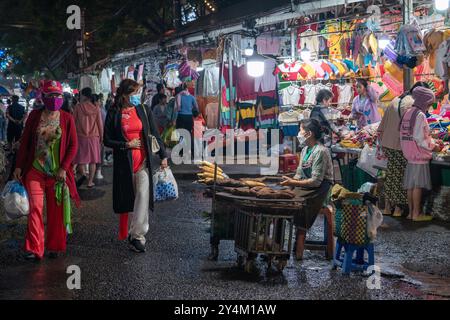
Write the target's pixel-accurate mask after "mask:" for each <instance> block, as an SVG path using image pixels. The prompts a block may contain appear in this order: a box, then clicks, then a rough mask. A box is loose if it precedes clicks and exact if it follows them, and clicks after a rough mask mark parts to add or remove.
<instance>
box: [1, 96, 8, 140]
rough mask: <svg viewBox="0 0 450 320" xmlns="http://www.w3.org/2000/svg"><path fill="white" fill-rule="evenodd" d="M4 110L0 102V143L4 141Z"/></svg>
mask: <svg viewBox="0 0 450 320" xmlns="http://www.w3.org/2000/svg"><path fill="white" fill-rule="evenodd" d="M7 123H8V122H7V119H6V109H4V107H3V103H2V102H1V101H0V142H3V141H5V140H6V125H7Z"/></svg>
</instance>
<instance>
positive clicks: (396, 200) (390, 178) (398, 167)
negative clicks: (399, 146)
mask: <svg viewBox="0 0 450 320" xmlns="http://www.w3.org/2000/svg"><path fill="white" fill-rule="evenodd" d="M383 151H384V153H385V154H386V156H387V158H388V162H387V170H386V181H385V183H384V188H385V194H386V198H387V199H388V200H389V202H390V203H391V205H399V206H401V205H407V204H408V197H407V194H406V190H404V188H403V178H404V175H405V168H406V166H407V164H408V161H407V160H406V159H405V157H404V156H403V153H402V151H401V150H394V149H389V148H383Z"/></svg>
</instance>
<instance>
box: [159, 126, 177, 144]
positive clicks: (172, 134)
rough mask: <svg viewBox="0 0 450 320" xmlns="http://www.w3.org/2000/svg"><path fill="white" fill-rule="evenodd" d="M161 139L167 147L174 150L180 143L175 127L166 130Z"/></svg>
mask: <svg viewBox="0 0 450 320" xmlns="http://www.w3.org/2000/svg"><path fill="white" fill-rule="evenodd" d="M161 139H162V140H163V142H164V144H165V145H166V146H167V147H169V148H172V147H174V146H175V145H176V144H177V143H178V140H179V139H180V137H179V135H178V134H177V130H176V128H175V126H170V127H168V128H166V129H165V130H164V132H163V133H162V135H161Z"/></svg>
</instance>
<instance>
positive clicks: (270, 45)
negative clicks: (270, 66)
mask: <svg viewBox="0 0 450 320" xmlns="http://www.w3.org/2000/svg"><path fill="white" fill-rule="evenodd" d="M280 43H281V42H280V39H278V38H276V37H258V38H257V39H256V45H257V46H258V53H261V54H273V55H278V54H279V53H280Z"/></svg>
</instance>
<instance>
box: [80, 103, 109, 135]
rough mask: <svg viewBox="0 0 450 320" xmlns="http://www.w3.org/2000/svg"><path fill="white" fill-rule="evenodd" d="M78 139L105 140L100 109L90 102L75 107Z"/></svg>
mask: <svg viewBox="0 0 450 320" xmlns="http://www.w3.org/2000/svg"><path fill="white" fill-rule="evenodd" d="M73 117H74V118H75V126H76V128H77V134H78V137H86V138H90V137H99V138H100V140H102V139H103V121H102V114H101V110H100V108H99V107H97V106H96V105H94V104H92V103H91V102H89V101H85V102H82V103H79V104H77V105H76V106H75V110H74V113H73Z"/></svg>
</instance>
